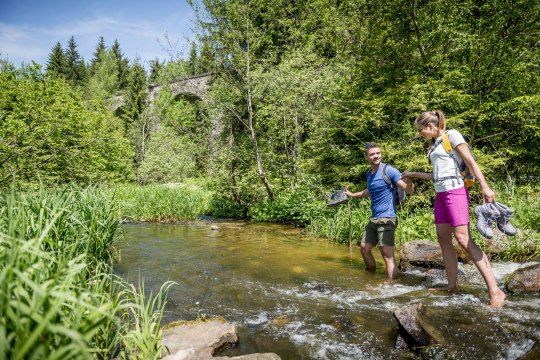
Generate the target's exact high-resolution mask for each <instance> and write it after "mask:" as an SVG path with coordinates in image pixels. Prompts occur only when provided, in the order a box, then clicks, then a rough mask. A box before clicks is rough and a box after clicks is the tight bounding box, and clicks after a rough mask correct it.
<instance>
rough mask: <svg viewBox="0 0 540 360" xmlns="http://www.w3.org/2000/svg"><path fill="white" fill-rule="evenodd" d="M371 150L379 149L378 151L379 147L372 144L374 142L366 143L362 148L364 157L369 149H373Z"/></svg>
mask: <svg viewBox="0 0 540 360" xmlns="http://www.w3.org/2000/svg"><path fill="white" fill-rule="evenodd" d="M373 148H379V149H380V148H381V147H380V146H379V144H377V143H374V142H371V143H367V144H366V145H365V148H364V153H365V154H366V156H367V154H368V153H369V149H373Z"/></svg>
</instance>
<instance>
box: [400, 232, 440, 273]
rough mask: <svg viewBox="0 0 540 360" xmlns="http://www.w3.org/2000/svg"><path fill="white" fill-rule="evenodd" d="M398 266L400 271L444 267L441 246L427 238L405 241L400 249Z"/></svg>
mask: <svg viewBox="0 0 540 360" xmlns="http://www.w3.org/2000/svg"><path fill="white" fill-rule="evenodd" d="M399 268H400V270H401V271H406V270H414V269H418V268H424V269H433V268H435V269H444V262H443V258H442V253H441V248H440V246H439V244H438V243H435V242H433V241H429V240H413V241H409V242H406V243H405V244H404V245H403V246H402V247H401V249H400V260H399Z"/></svg>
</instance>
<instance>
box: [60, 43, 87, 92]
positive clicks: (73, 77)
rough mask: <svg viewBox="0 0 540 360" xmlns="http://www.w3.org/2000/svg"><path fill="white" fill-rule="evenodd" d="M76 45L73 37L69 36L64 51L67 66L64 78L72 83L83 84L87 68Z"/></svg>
mask: <svg viewBox="0 0 540 360" xmlns="http://www.w3.org/2000/svg"><path fill="white" fill-rule="evenodd" d="M77 46H78V45H77V43H76V42H75V38H74V37H73V36H71V38H70V39H69V41H68V46H67V49H66V52H65V57H66V66H67V69H66V79H67V80H68V81H69V82H71V84H72V85H83V83H84V82H85V81H86V78H87V75H86V73H87V69H86V64H85V63H84V59H83V58H82V57H81V55H80V54H79V51H78V50H77Z"/></svg>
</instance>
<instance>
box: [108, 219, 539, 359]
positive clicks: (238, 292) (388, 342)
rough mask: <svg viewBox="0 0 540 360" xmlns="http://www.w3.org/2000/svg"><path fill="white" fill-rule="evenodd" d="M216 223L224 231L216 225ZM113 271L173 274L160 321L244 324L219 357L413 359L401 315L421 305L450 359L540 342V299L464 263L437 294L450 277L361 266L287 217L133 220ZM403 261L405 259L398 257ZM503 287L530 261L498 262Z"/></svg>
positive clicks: (520, 349) (131, 275) (151, 282)
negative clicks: (499, 305)
mask: <svg viewBox="0 0 540 360" xmlns="http://www.w3.org/2000/svg"><path fill="white" fill-rule="evenodd" d="M212 226H214V227H216V226H217V229H214V230H213V229H212ZM123 232H124V239H122V240H121V241H119V242H117V244H116V247H117V248H118V250H119V251H120V256H121V258H120V261H119V263H118V264H116V265H115V273H116V274H118V275H119V276H121V277H123V278H125V279H127V280H128V281H129V282H133V283H137V282H138V281H139V279H143V280H144V284H145V289H146V291H147V292H148V293H149V292H150V291H153V293H155V292H156V291H158V290H159V288H160V287H161V285H162V284H163V283H164V282H165V281H167V280H172V281H174V282H176V283H177V285H174V286H173V287H171V289H170V291H169V297H168V304H167V306H166V308H165V313H164V319H163V325H165V324H167V323H170V322H173V321H176V320H194V319H197V317H208V318H210V317H223V318H225V319H226V320H227V321H229V322H231V323H234V324H236V325H237V328H238V336H239V338H240V341H239V343H238V345H237V346H235V347H233V348H231V349H226V350H223V351H221V352H220V353H219V354H216V355H222V356H224V355H226V356H238V355H242V354H250V353H256V352H261V353H263V352H274V353H276V354H278V355H279V356H280V357H281V358H282V359H284V360H285V359H415V358H416V357H415V356H414V355H413V354H412V353H411V352H409V351H408V350H399V349H396V348H395V347H394V344H395V341H396V337H397V322H396V320H395V319H394V317H393V312H394V311H395V310H397V309H399V308H400V307H402V306H405V305H407V304H410V303H414V302H419V301H420V302H422V303H423V304H425V305H428V306H429V312H428V315H429V316H430V318H432V319H434V321H435V322H436V323H437V324H439V331H440V333H441V336H442V337H443V338H444V340H445V342H446V344H445V345H446V346H448V348H449V349H450V350H449V351H450V352H449V353H450V354H451V356H452V357H451V358H453V359H490V360H491V359H519V358H521V357H522V356H523V355H524V354H526V353H527V352H528V351H529V350H530V349H531V348H532V347H533V346H534V344H535V343H538V342H540V296H538V295H508V297H507V303H506V304H505V306H504V307H503V309H501V310H493V309H491V308H489V307H488V306H486V305H487V304H488V303H489V298H488V294H487V290H486V288H485V284H484V282H483V280H482V278H481V277H480V274H479V273H478V271H476V269H475V268H474V267H473V266H469V265H462V264H460V269H459V271H460V279H461V280H460V281H461V282H460V287H461V291H460V292H459V293H457V294H446V293H439V292H433V291H428V289H427V288H428V287H430V286H437V285H441V286H442V285H444V284H445V279H444V278H442V279H441V278H435V279H433V278H428V277H426V275H425V273H423V272H419V271H410V272H406V273H403V274H401V275H400V277H398V279H397V280H395V281H394V282H388V281H387V280H386V278H385V275H386V272H385V269H384V263H383V261H382V258H381V257H380V254H379V252H378V249H375V251H374V255H375V257H376V260H377V273H376V274H369V273H366V272H365V271H364V265H363V262H362V261H361V259H360V255H359V252H358V250H357V248H356V247H354V248H353V253H352V257H351V256H350V254H349V246H348V245H341V244H334V243H330V242H328V241H326V240H318V239H313V238H310V237H307V236H304V235H302V234H301V229H298V228H295V227H292V226H287V225H279V224H268V223H259V224H258V223H247V222H241V221H238V222H236V221H213V222H207V221H201V222H195V223H189V224H180V223H179V224H125V225H123ZM398 261H399V260H398ZM492 265H493V269H494V272H495V276H496V278H497V280H498V282H499V285H500V286H501V288H504V278H505V276H506V275H508V274H509V273H511V272H512V271H514V270H516V269H517V268H519V267H520V266H524V264H517V263H495V264H492Z"/></svg>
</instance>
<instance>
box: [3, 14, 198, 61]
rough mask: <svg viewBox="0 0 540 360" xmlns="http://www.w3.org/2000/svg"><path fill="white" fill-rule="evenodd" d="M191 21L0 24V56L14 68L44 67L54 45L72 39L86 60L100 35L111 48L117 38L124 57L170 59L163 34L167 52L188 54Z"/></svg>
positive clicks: (174, 18) (184, 16)
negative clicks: (32, 62) (42, 25)
mask: <svg viewBox="0 0 540 360" xmlns="http://www.w3.org/2000/svg"><path fill="white" fill-rule="evenodd" d="M190 18H191V14H189V13H184V14H179V15H178V14H171V15H169V17H168V18H164V19H161V20H160V21H159V22H158V21H155V22H151V21H148V20H141V19H138V20H137V19H133V20H132V19H130V20H126V19H117V18H113V17H110V16H102V17H100V16H96V17H94V18H88V19H82V20H77V21H72V22H69V21H66V23H63V24H58V25H56V26H54V27H47V28H45V27H33V26H28V25H24V26H16V25H10V24H5V23H0V53H1V54H2V57H5V56H6V55H7V56H8V57H9V59H10V60H11V61H12V62H13V63H14V64H15V65H19V64H20V62H22V61H24V62H26V63H29V62H30V61H31V60H35V61H36V62H38V63H40V64H42V65H45V63H46V61H47V56H48V54H49V53H50V51H51V49H52V48H53V46H54V45H55V44H56V43H57V42H60V43H61V44H62V46H63V47H65V46H66V45H67V42H68V40H69V38H70V37H71V36H74V38H75V41H76V42H77V44H78V50H79V53H80V54H81V56H83V57H84V59H85V60H86V61H89V60H90V59H91V58H92V54H93V52H94V50H95V47H96V45H97V42H98V39H99V37H100V36H103V37H104V39H105V43H106V45H107V46H111V45H112V43H113V42H114V40H115V39H117V40H118V42H119V43H120V48H121V50H122V52H123V53H124V55H125V56H126V57H128V58H129V59H130V60H134V59H135V58H136V57H139V58H140V60H141V62H142V63H143V64H145V63H146V62H147V61H149V60H152V59H154V58H156V57H158V58H160V59H168V58H169V55H168V54H167V52H166V51H165V50H164V49H163V46H165V47H167V46H169V44H168V43H169V42H168V41H167V39H166V34H169V39H170V40H171V41H170V43H171V45H175V44H176V46H177V47H176V48H174V49H169V50H171V51H170V52H173V53H175V54H176V53H186V52H187V50H186V49H187V48H188V47H189V41H188V39H187V38H186V37H187V36H190V34H191V31H190V26H191V23H190ZM171 34H174V36H171ZM158 40H159V41H158Z"/></svg>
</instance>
